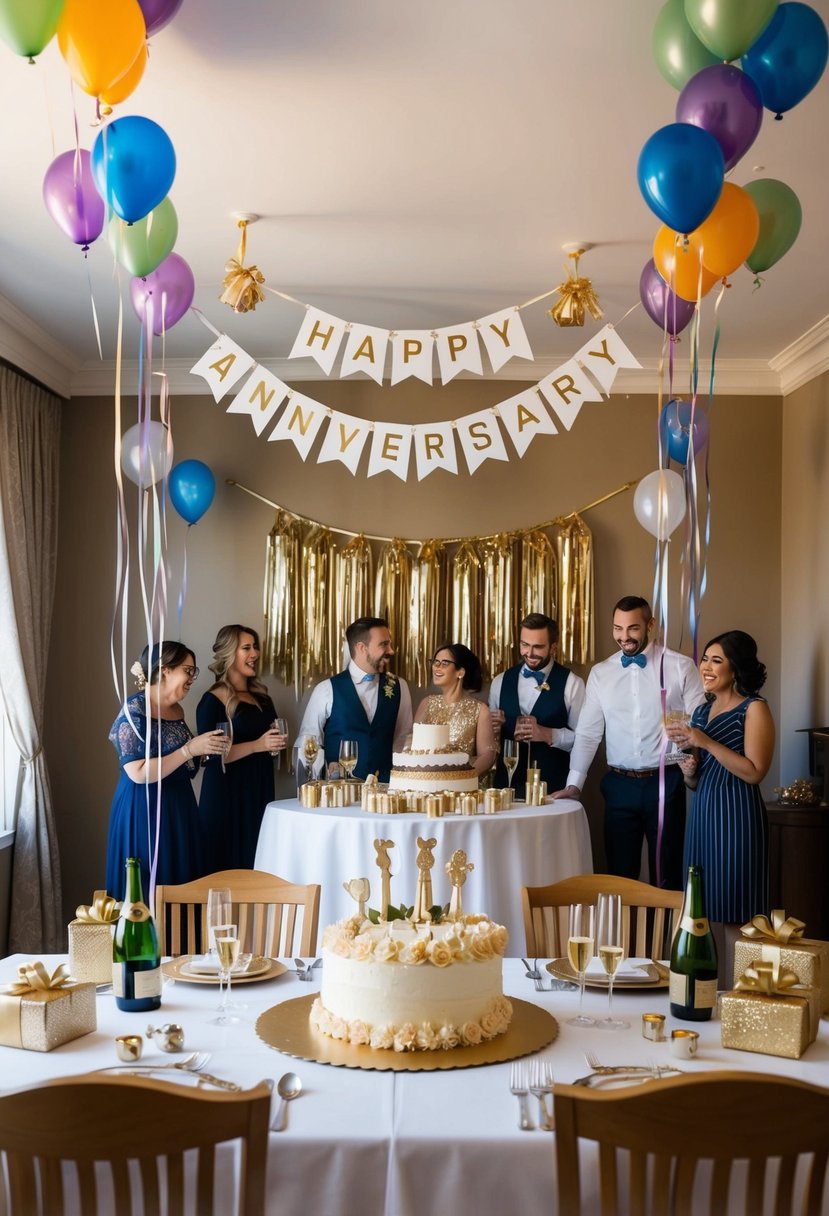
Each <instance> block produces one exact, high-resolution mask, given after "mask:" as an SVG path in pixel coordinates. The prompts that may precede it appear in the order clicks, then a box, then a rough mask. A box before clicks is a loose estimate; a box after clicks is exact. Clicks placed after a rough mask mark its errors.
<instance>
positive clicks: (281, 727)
mask: <svg viewBox="0 0 829 1216" xmlns="http://www.w3.org/2000/svg"><path fill="white" fill-rule="evenodd" d="M273 729H274V730H275V731H276V732H277V734H280V735H287V733H288V719H287V718H274V720H273ZM271 755H272V756H273V758H274V760H275V761H276V767H277V768H281V767H282V752H271Z"/></svg>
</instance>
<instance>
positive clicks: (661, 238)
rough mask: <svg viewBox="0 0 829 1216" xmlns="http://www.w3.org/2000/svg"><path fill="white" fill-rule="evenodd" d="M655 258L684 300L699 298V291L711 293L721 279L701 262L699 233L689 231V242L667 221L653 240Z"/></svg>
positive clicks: (659, 269)
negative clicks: (668, 224)
mask: <svg viewBox="0 0 829 1216" xmlns="http://www.w3.org/2000/svg"><path fill="white" fill-rule="evenodd" d="M653 260H654V262H655V263H656V269H657V270H658V271H659V273H660V274H661V275H662V278H663V279H664V280H665V282H666V283H667V284H668V286H669V287H671V288H672V289H673V290H674V292H675V293H676V294H677V295H678V296H679V298H680V299H681V300H692V301H693V300H696V298H697V295H698V294H699V295H703V296H707V295H708V293H709V291H710V290H711V288H712V287H713V286H714V284H715V283H716V281H717V278H718V276H717V275H716V274H713V273H712V272H711V271H710V270H709V269H708V268H707V267H706V266H704V265H703V266H701V265H700V244H699V242H698V241H697V234H696V232H691V233H689V235H688V239H687V241H686V239H685V237H684V236H683V235H682V234H681V233H679V232H674V230H673V228H669V227H668V226H667V225H666V224H663V225H662V227H661V228H660V229H659V231H658V232H657V234H656V239H655V240H654V242H653ZM700 272H701V273H702V283H701V284H700Z"/></svg>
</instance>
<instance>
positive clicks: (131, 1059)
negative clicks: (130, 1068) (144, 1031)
mask: <svg viewBox="0 0 829 1216" xmlns="http://www.w3.org/2000/svg"><path fill="white" fill-rule="evenodd" d="M143 1050H144V1040H143V1039H142V1038H141V1035H140V1034H118V1035H116V1036H115V1054H116V1055H117V1057H118V1059H119V1060H123V1061H124V1063H125V1064H134V1063H135V1061H136V1060H140V1059H141V1052H142V1051H143Z"/></svg>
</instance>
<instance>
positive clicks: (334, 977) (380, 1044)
mask: <svg viewBox="0 0 829 1216" xmlns="http://www.w3.org/2000/svg"><path fill="white" fill-rule="evenodd" d="M506 946H507V931H506V929H505V928H504V926H503V925H496V924H493V922H492V921H491V920H490V919H489V918H488V917H486V916H463V917H461V919H460V920H458V921H449V920H446V921H443V922H442V923H440V924H435V923H431V924H419V925H413V924H411V923H410V922H409V921H405V920H393V921H389V922H381V923H379V924H374V923H372V922H371V921H370V920H366V919H364V918H363V917H361V916H352V917H351V918H350V919H349V920H344V921H340V923H339V924H336V925H331V926H329V928H327V929H326V930H325V933H324V934H323V942H322V957H323V966H322V985H321V989H320V995H319V998H318V999H317V1000H316V1001H315V1002H314V1004H313V1007H312V1009H311V1015H310V1020H311V1025H312V1026H314V1027H315V1028H316V1029H317V1030H319V1031H321V1032H322V1033H323V1034H325V1035H328V1036H329V1037H331V1038H333V1039H341V1040H343V1041H344V1042H347V1043H353V1044H355V1045H362V1046H367V1047H374V1048H386V1049H393V1050H395V1051H435V1050H437V1049H438V1048H442V1049H444V1050H448V1049H450V1048H454V1047H468V1046H474V1045H475V1044H477V1043H481V1042H483V1041H484V1040H486V1039H492V1038H495V1036H496V1035H499V1034H503V1032H504V1031H505V1030H506V1029H507V1027H508V1026H509V1024H510V1020H511V1018H512V1005H511V1004H510V1002H509V1000H508V999H507V998H506V997H505V996H504V993H503V984H502V962H501V960H502V957H503V955H504V951H505V950H506Z"/></svg>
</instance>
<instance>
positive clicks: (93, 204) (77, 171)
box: [43, 148, 104, 250]
mask: <svg viewBox="0 0 829 1216" xmlns="http://www.w3.org/2000/svg"><path fill="white" fill-rule="evenodd" d="M43 202H44V204H45V205H46V210H47V211H48V212H49V214H50V215H51V217H52V219H53V220H54V221H55V223H56V224H57V226H58V228H60V229H61V231H63V232H65V233H66V235H67V236H68V237H69V239H70V241H74V242H75V244H76V245H83V247H84V250H87V249H88V248H89V246H90V245H91V244H92V242H93V241H94V240H97V238H98V237H99V236H100V235H101V229H102V228H103V226H104V200H103V199H102V198H101V196H100V194H99V193H98V191H97V190H96V189H95V183H94V181H93V180H92V168H91V166H90V160H89V153H88V152H87V151H86V149H85V148H83V149H81V152H80V157H78V153H77V152H76V151H75V150H74V149H73V150H71V151H69V152H61V154H60V156H56V157H55V159H54V160H53V161H52V163H51V165H50V166H49V168H48V169H47V170H46V176H45V177H44V179H43Z"/></svg>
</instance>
